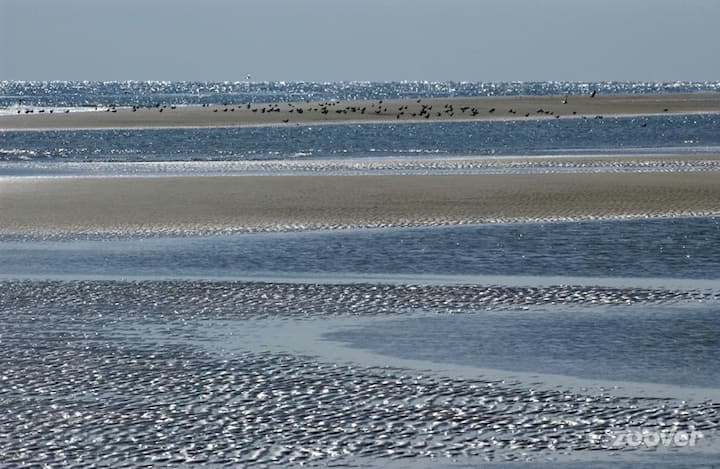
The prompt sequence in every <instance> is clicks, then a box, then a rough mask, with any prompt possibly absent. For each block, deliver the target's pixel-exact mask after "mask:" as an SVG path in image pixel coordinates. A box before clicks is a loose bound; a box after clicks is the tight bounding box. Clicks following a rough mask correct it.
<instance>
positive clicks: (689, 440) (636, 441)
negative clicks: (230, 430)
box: [590, 429, 703, 448]
mask: <svg viewBox="0 0 720 469" xmlns="http://www.w3.org/2000/svg"><path fill="white" fill-rule="evenodd" d="M702 437H703V434H702V433H701V432H698V431H695V430H691V431H685V430H648V429H638V430H626V431H622V432H618V433H615V434H614V435H603V436H600V435H597V434H596V435H591V436H590V438H591V440H592V441H593V443H599V442H600V441H599V440H601V441H602V442H603V443H606V444H608V446H611V447H633V448H637V447H641V446H642V447H647V448H655V447H657V446H667V447H684V446H695V444H696V443H697V441H698V440H699V439H700V438H702Z"/></svg>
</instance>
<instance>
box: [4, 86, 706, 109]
mask: <svg viewBox="0 0 720 469" xmlns="http://www.w3.org/2000/svg"><path fill="white" fill-rule="evenodd" d="M718 90H720V82H717V81H715V82H712V81H711V82H692V81H675V82H558V81H553V82H466V81H463V82H457V81H449V82H428V81H403V82H355V81H351V82H328V83H323V82H250V81H224V82H167V81H109V82H92V81H79V82H17V81H0V108H3V107H6V108H7V107H12V106H16V105H17V104H18V101H19V100H22V104H23V105H29V106H44V107H82V106H95V105H110V104H114V105H117V106H131V105H143V106H147V105H155V104H214V103H228V104H230V103H232V104H241V103H248V102H283V101H285V102H287V101H304V100H311V101H317V100H333V99H338V100H357V99H392V98H444V97H451V96H512V95H544V94H587V93H590V92H591V91H598V92H600V93H611V94H618V93H659V92H666V93H667V92H669V93H673V92H715V91H718Z"/></svg>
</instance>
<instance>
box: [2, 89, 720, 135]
mask: <svg viewBox="0 0 720 469" xmlns="http://www.w3.org/2000/svg"><path fill="white" fill-rule="evenodd" d="M99 109H100V110H97V111H95V110H90V111H87V110H85V111H79V110H77V109H73V108H70V109H65V110H63V109H53V113H52V114H51V113H50V110H49V109H39V108H38V109H32V108H27V109H25V108H23V109H18V110H17V111H15V112H19V114H6V115H1V116H0V130H41V129H93V128H168V127H169V128H172V127H236V126H253V125H254V126H257V125H301V124H319V123H326V124H329V123H363V122H416V121H419V122H425V121H430V122H431V121H452V120H463V121H466V120H500V119H520V120H522V119H556V118H567V117H576V118H583V117H584V118H601V117H605V116H622V115H655V114H695V113H717V112H720V93H662V94H660V93H658V94H625V95H597V96H595V97H591V96H590V95H570V96H491V97H488V96H480V97H452V98H432V99H393V100H372V101H369V100H366V101H327V102H295V103H266V104H257V103H254V104H249V103H246V104H234V105H209V106H200V105H190V106H173V105H163V106H158V107H138V108H130V107H113V106H110V105H106V106H104V107H100V108H99ZM31 111H32V112H31ZM41 111H42V112H41Z"/></svg>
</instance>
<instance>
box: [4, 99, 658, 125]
mask: <svg viewBox="0 0 720 469" xmlns="http://www.w3.org/2000/svg"><path fill="white" fill-rule="evenodd" d="M589 96H590V98H594V97H595V96H596V92H595V91H593V92H592V93H591V94H590V95H589ZM561 103H562V105H563V106H565V105H567V104H568V103H569V97H568V95H565V96H564V97H563V98H562V101H561ZM466 104H467V103H462V102H461V101H456V102H455V103H444V104H442V105H441V103H440V102H439V101H438V100H436V99H432V100H429V101H426V102H423V100H422V99H416V100H396V101H392V102H388V101H385V100H382V99H381V100H378V101H355V102H341V101H335V100H331V101H325V102H317V103H311V102H310V101H309V100H308V101H305V102H304V103H295V104H293V103H270V104H253V103H244V104H232V103H227V102H226V103H222V104H201V105H200V108H202V109H207V110H209V111H211V112H213V113H239V114H246V115H247V114H248V113H252V114H254V115H257V116H260V115H263V116H264V118H261V119H262V120H263V121H267V120H270V121H275V122H283V123H289V122H290V121H291V120H296V121H308V120H320V121H322V120H351V119H352V117H355V118H356V119H357V120H373V119H374V118H375V119H382V120H391V119H393V118H394V119H395V120H401V119H402V120H423V119H426V120H428V119H431V118H435V119H473V118H479V117H481V115H484V116H486V117H488V116H492V117H495V118H498V117H499V116H501V115H504V116H505V117H507V118H516V117H520V116H524V117H526V118H529V117H531V116H536V117H540V116H542V117H554V118H560V116H561V115H568V116H570V115H577V114H578V113H577V111H569V110H567V109H568V108H567V107H563V111H562V112H556V111H555V110H551V109H545V108H542V107H540V108H537V109H527V107H526V108H525V109H523V110H520V109H516V108H512V107H510V108H505V109H499V108H496V107H486V108H482V109H481V108H480V107H477V106H470V105H466ZM496 105H497V104H496ZM21 106H22V100H20V101H19V102H18V107H21ZM121 109H129V110H131V112H138V111H141V110H142V111H145V112H150V111H157V112H159V113H162V112H168V111H175V110H176V109H178V106H177V105H175V104H161V103H156V104H153V105H149V106H147V105H146V106H141V105H133V106H131V107H129V108H122V107H120V106H118V105H115V104H109V105H96V106H94V110H95V111H104V112H109V113H117V112H118V111H119V110H121ZM566 110H567V111H566ZM663 111H664V112H668V109H667V108H666V109H663ZM22 112H23V111H22V110H21V109H19V108H18V110H17V114H21V113H22ZM45 112H47V113H49V114H53V113H54V112H61V111H60V110H54V109H49V110H47V111H46V109H37V110H36V109H33V108H26V109H24V113H25V114H34V113H38V114H41V113H45ZM62 112H64V113H65V114H68V113H70V112H71V110H70V109H65V110H64V111H62ZM272 114H279V115H278V119H277V120H275V119H272V118H269V115H272ZM518 114H519V115H518ZM303 115H304V116H303ZM294 116H298V117H299V116H303V117H302V118H298V119H293V117H294ZM311 116H312V117H311ZM333 117H335V119H333ZM348 117H350V119H347V118H348ZM583 117H584V118H587V116H583ZM595 118H596V119H602V118H603V116H602V115H595Z"/></svg>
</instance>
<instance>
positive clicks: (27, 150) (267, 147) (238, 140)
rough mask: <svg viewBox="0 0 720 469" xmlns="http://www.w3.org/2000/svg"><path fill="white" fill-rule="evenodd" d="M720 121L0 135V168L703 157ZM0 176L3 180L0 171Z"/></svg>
mask: <svg viewBox="0 0 720 469" xmlns="http://www.w3.org/2000/svg"><path fill="white" fill-rule="evenodd" d="M719 127H720V117H718V116H716V115H689V116H648V117H618V118H607V119H587V120H585V119H552V120H534V121H478V122H427V123H421V124H414V123H404V124H360V125H357V124H355V125H352V124H347V125H346V124H342V125H340V124H338V125H304V126H297V127H278V126H276V127H272V126H271V127H250V128H248V127H242V128H195V129H144V130H138V129H121V130H53V131H37V132H31V133H29V132H24V131H3V132H0V161H7V162H24V161H39V162H52V161H56V162H88V161H93V162H111V161H112V162H152V161H246V160H250V161H252V160H285V159H292V160H297V159H307V158H358V157H369V156H374V157H398V156H399V157H402V156H413V157H416V156H426V157H443V156H458V155H459V156H467V155H481V156H500V155H547V154H559V155H562V154H598V153H601V154H613V153H630V154H632V153H641V154H647V153H650V154H653V153H655V154H658V153H660V154H662V153H671V154H672V153H681V154H698V153H700V154H702V153H712V152H717V149H718V148H720V134H719V133H718V132H717V129H718V128H719ZM0 175H1V174H0Z"/></svg>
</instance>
